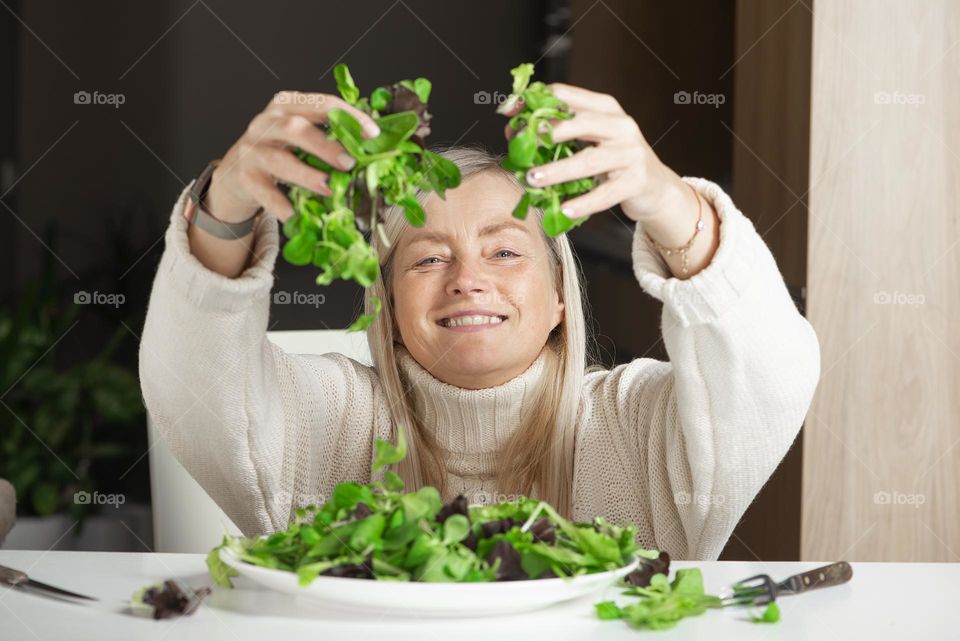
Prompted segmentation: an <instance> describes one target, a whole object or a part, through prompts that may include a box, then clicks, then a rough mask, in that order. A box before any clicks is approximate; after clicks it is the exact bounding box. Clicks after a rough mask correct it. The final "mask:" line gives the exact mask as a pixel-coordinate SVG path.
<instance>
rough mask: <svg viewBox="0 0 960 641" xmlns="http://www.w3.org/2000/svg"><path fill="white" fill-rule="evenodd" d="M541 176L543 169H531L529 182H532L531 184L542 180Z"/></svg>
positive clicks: (528, 175) (528, 176) (528, 173)
mask: <svg viewBox="0 0 960 641" xmlns="http://www.w3.org/2000/svg"><path fill="white" fill-rule="evenodd" d="M541 178H543V172H542V171H536V170H534V169H531V170H530V171H528V172H527V182H528V183H530V184H531V185H532V184H534V183H537V182H540V179H541Z"/></svg>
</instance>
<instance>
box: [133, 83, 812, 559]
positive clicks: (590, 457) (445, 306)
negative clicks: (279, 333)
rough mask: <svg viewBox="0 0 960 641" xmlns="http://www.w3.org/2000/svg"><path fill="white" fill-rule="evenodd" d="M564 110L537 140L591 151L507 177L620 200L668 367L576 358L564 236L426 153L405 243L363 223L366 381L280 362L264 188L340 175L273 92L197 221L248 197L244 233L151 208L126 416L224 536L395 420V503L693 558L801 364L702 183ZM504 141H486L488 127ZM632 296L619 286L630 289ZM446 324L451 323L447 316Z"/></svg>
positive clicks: (785, 406)
mask: <svg viewBox="0 0 960 641" xmlns="http://www.w3.org/2000/svg"><path fill="white" fill-rule="evenodd" d="M551 88H552V89H553V90H554V92H555V93H556V94H557V95H558V96H559V97H560V98H561V99H563V100H566V101H567V102H568V103H569V104H570V105H571V107H572V108H573V109H574V111H575V112H576V116H575V117H574V118H573V119H571V120H569V121H565V122H562V123H556V129H555V131H554V138H555V139H556V140H558V141H559V140H569V139H573V138H577V139H581V140H587V141H591V142H594V143H596V144H595V145H594V146H592V147H591V148H589V149H587V150H585V151H582V152H580V153H579V154H577V155H576V156H575V157H573V158H571V159H567V160H563V161H560V162H557V163H551V164H549V165H544V166H542V167H538V168H534V170H531V174H530V179H531V180H537V184H539V185H546V184H551V183H554V182H561V181H564V180H570V179H574V178H579V177H584V176H593V175H599V176H601V180H602V183H601V185H600V187H599V188H597V189H596V190H594V191H593V192H591V193H590V194H587V195H584V196H581V197H578V198H576V199H574V200H571V201H570V202H569V203H565V206H566V208H567V209H568V211H569V215H572V216H585V215H591V214H593V213H597V212H602V211H604V210H607V209H608V208H609V207H611V206H613V205H615V204H620V205H621V206H622V209H623V211H624V212H625V213H626V215H627V216H629V217H630V218H631V219H632V220H634V221H636V223H637V225H636V232H635V235H634V243H633V265H634V272H635V274H636V276H637V279H638V281H639V283H640V285H641V287H642V288H643V289H644V290H645V291H646V292H647V293H649V294H651V295H653V296H654V297H656V298H658V299H660V300H661V301H663V304H664V307H663V319H662V331H663V339H664V343H665V345H666V348H667V352H668V354H669V355H670V362H668V363H665V362H659V361H655V360H652V359H645V358H640V359H637V360H634V361H632V362H630V363H627V364H625V365H619V366H617V367H615V368H614V369H612V370H609V371H604V370H602V369H599V368H597V367H589V368H588V367H587V366H588V365H590V362H589V359H588V354H587V352H588V350H587V344H588V341H587V337H586V321H585V318H584V310H583V304H582V301H581V275H580V273H579V270H578V268H577V264H576V262H575V260H574V257H573V254H572V252H571V248H570V243H569V242H568V239H567V238H566V236H565V235H561V236H559V237H557V238H553V239H551V238H549V237H547V236H546V235H545V234H544V233H543V231H542V228H541V224H540V219H539V217H540V215H541V214H542V212H538V213H537V215H533V214H531V215H530V216H528V217H527V219H526V220H525V221H522V222H521V221H518V220H516V219H514V218H512V216H511V212H512V209H513V206H514V205H515V203H516V201H517V199H518V195H519V193H520V191H521V188H520V186H519V185H518V183H517V182H516V180H515V179H514V177H513V175H512V174H510V173H508V172H505V171H503V170H501V169H500V168H499V166H498V158H496V157H494V156H491V155H489V154H486V153H484V152H482V151H478V150H471V149H464V148H456V149H451V150H447V151H446V152H444V155H446V157H448V158H450V159H451V160H452V161H454V162H455V163H456V164H457V165H458V166H459V167H460V169H461V173H462V174H463V176H464V180H463V183H462V184H461V186H460V187H458V188H457V189H455V190H451V191H448V193H447V198H446V200H441V199H439V198H438V197H436V195H435V194H421V196H420V198H421V201H422V202H423V203H424V206H425V210H426V213H427V223H426V225H425V226H424V227H423V228H419V229H417V228H413V227H410V226H409V225H408V224H406V223H405V221H404V217H403V216H402V215H401V214H400V213H399V212H397V211H391V212H388V214H387V224H386V235H387V237H388V239H389V240H390V246H389V247H386V246H384V245H382V244H380V239H379V238H376V237H375V238H374V242H375V243H376V244H377V245H376V246H377V249H378V252H379V255H380V259H381V267H382V278H381V279H380V280H378V281H377V283H376V285H375V286H374V287H373V288H371V290H370V291H368V292H367V301H368V309H369V300H370V296H371V295H376V296H378V297H379V298H380V299H381V300H382V301H384V308H383V311H382V312H381V313H380V315H379V317H378V318H377V321H376V322H375V324H374V325H373V326H372V327H371V329H370V330H369V331H368V341H369V345H370V351H371V353H372V355H373V361H374V364H373V367H367V366H364V365H362V364H360V363H358V362H356V361H354V360H352V359H349V358H347V357H345V356H342V355H339V354H333V353H330V354H323V355H296V354H288V353H285V352H284V351H282V350H280V349H279V348H277V347H276V346H274V345H273V344H272V343H270V342H269V341H268V340H267V339H266V330H267V321H268V315H269V307H270V296H269V294H270V289H271V286H272V284H273V277H272V270H273V267H274V264H275V261H276V257H277V253H278V249H279V237H278V231H277V225H276V223H275V222H274V220H273V216H275V217H276V218H278V219H279V220H281V221H283V220H286V218H287V217H289V216H290V215H292V213H293V211H292V208H291V206H290V203H289V202H288V201H287V200H286V199H285V197H284V196H283V194H282V193H281V192H280V191H279V190H278V189H277V187H276V182H277V181H279V180H282V181H284V182H289V183H295V184H299V185H302V186H304V187H307V188H310V189H313V190H315V191H317V192H319V193H324V194H329V193H330V192H329V190H328V188H327V187H326V184H325V178H326V176H325V175H324V174H323V173H322V172H319V171H317V170H316V169H314V168H311V167H308V166H307V165H306V164H305V163H302V162H300V161H298V160H297V159H296V158H295V157H294V156H293V154H292V153H291V152H290V151H289V149H290V148H291V147H293V146H299V147H302V148H304V149H306V150H308V151H310V152H311V153H313V154H315V155H317V156H319V157H321V158H324V159H325V160H327V161H328V162H330V163H331V164H333V165H335V166H338V167H342V168H344V169H349V167H350V166H351V159H350V158H349V156H345V155H343V152H344V150H343V148H342V147H340V145H339V144H338V143H335V142H331V141H328V140H327V139H326V137H325V136H324V134H323V133H322V132H321V131H320V130H319V129H318V128H317V127H315V125H314V123H315V122H320V121H323V120H324V119H325V117H326V113H327V112H328V111H329V110H330V109H333V108H341V109H347V110H348V111H351V112H352V113H353V114H354V116H356V117H357V118H358V119H359V120H360V121H361V123H362V124H363V126H364V128H365V129H366V130H367V131H366V134H365V135H367V136H375V135H376V134H377V132H376V125H375V124H374V123H373V121H372V120H371V119H370V118H368V117H367V116H366V115H365V114H362V113H360V112H359V111H357V110H355V109H352V108H350V107H349V106H348V105H346V104H345V103H344V102H343V101H341V100H340V99H339V98H336V97H334V96H329V95H323V94H289V93H284V94H279V95H278V97H276V98H275V99H274V100H273V101H272V102H271V104H270V105H268V107H267V108H266V109H265V111H264V112H263V113H261V114H259V115H258V116H257V117H256V118H254V120H253V121H252V122H251V124H250V127H249V128H248V129H247V131H246V132H245V133H244V135H243V136H242V137H241V138H240V139H239V140H238V141H237V143H236V144H235V145H234V146H233V147H232V148H231V149H230V150H229V151H228V153H227V155H226V157H225V158H224V160H223V162H222V163H221V164H220V165H219V166H218V167H217V168H216V170H215V171H214V172H213V176H212V181H211V183H210V188H209V191H208V193H207V195H206V197H205V198H204V199H203V201H202V203H203V206H204V207H205V208H206V209H207V210H209V212H210V213H211V214H212V215H214V216H216V218H218V219H220V220H222V221H226V222H229V223H238V222H240V221H243V220H245V219H248V218H249V217H250V216H251V214H252V213H253V211H254V210H255V209H256V208H257V207H258V206H263V207H264V208H265V209H266V210H267V211H268V212H271V213H272V214H273V216H268V217H266V218H264V219H262V220H260V221H259V224H257V225H256V226H255V228H254V231H253V232H252V233H251V235H248V236H245V237H243V238H240V239H236V240H224V239H220V238H217V237H215V236H213V235H211V234H209V233H207V232H206V231H205V230H203V229H198V228H197V226H196V225H190V224H189V223H188V221H187V219H188V218H191V217H192V208H193V207H192V203H191V202H189V201H188V199H187V197H186V196H187V190H184V193H183V194H182V195H181V197H180V200H179V201H178V202H177V204H176V206H175V207H174V211H173V214H172V216H171V224H170V227H169V230H168V232H167V236H166V242H167V247H166V250H165V252H164V255H163V258H162V260H161V263H160V268H159V271H158V274H157V278H156V281H155V283H154V287H153V293H152V297H151V302H150V307H149V311H148V314H147V320H146V326H145V328H144V333H143V340H142V343H141V351H140V375H141V384H142V387H143V394H144V399H145V402H146V406H147V408H148V410H149V412H150V414H151V416H152V418H153V420H154V421H155V423H156V427H157V429H158V431H159V432H160V433H161V434H162V435H163V437H164V438H165V439H166V441H167V442H168V444H169V445H170V447H171V449H172V450H173V452H174V453H175V454H176V456H177V457H178V458H179V459H180V461H181V462H182V463H183V464H184V466H185V467H186V468H187V470H188V471H189V472H190V473H191V474H192V475H193V476H194V477H195V478H196V479H197V480H198V481H199V482H200V484H201V485H202V486H203V487H204V488H205V489H206V490H207V492H208V493H209V494H210V495H211V496H212V497H213V498H214V499H215V500H216V501H217V503H218V504H219V505H220V506H221V507H222V508H223V509H224V511H225V512H226V513H227V514H228V515H229V516H230V517H231V518H232V519H233V520H234V521H235V522H236V523H237V525H238V526H239V527H240V528H241V530H242V531H243V532H244V533H245V534H247V535H253V534H258V533H263V532H268V531H273V530H276V529H281V528H284V527H285V526H286V523H287V522H288V519H289V517H290V515H291V510H292V509H294V508H295V507H298V506H300V505H303V504H307V503H311V502H317V501H322V500H324V499H325V497H327V496H329V494H330V492H331V490H332V488H333V487H334V485H335V484H336V483H338V482H341V481H345V480H357V481H361V482H366V481H368V480H370V467H371V461H372V454H373V444H374V439H375V438H383V439H394V438H395V426H396V425H402V426H404V427H405V432H406V434H407V438H408V443H409V454H408V456H407V459H406V460H405V461H404V462H403V463H401V464H400V467H399V472H400V474H401V475H402V476H403V477H404V479H405V480H406V481H407V484H408V487H410V488H413V487H417V486H420V485H422V484H432V485H435V486H437V487H439V488H441V490H442V494H443V496H444V498H445V499H449V498H452V497H453V496H455V495H456V494H458V493H463V494H465V495H466V496H467V498H468V499H469V500H470V501H471V502H483V501H495V500H499V499H502V498H507V499H508V498H510V496H511V495H515V494H518V493H522V494H528V495H534V496H538V497H541V498H544V499H547V500H549V501H550V502H552V503H553V504H555V505H556V506H557V507H558V508H559V509H560V510H561V511H562V512H564V513H566V514H568V515H570V516H571V517H572V518H575V519H578V520H585V519H589V518H592V517H594V516H597V515H602V516H605V517H607V518H608V519H610V520H612V521H621V522H622V521H631V522H634V523H636V524H637V525H638V527H639V542H640V543H641V544H642V545H645V546H647V547H653V548H658V549H662V550H666V551H668V552H669V553H670V554H671V555H673V556H674V557H676V558H688V559H716V558H717V556H718V555H719V553H720V551H721V550H722V548H723V546H724V544H725V543H726V541H727V539H728V537H729V536H730V533H731V532H732V530H733V528H734V526H735V525H736V523H737V521H738V519H739V518H740V516H741V515H742V514H743V512H744V510H745V509H746V507H747V506H748V504H749V503H750V501H752V500H753V498H754V496H755V495H756V493H757V492H758V491H759V489H760V488H761V486H762V485H763V484H764V482H765V481H766V479H767V478H769V475H770V474H771V473H772V471H773V470H774V469H775V468H776V466H777V464H778V463H779V462H780V460H781V459H782V457H783V455H784V454H785V453H786V451H787V449H788V448H789V446H790V444H791V443H792V441H793V439H794V438H795V436H796V434H797V433H798V431H799V429H800V426H801V424H802V422H803V419H804V416H805V414H806V411H807V408H808V406H809V403H810V400H811V397H812V395H813V392H814V390H815V388H816V384H817V379H818V377H819V369H820V362H819V348H818V345H817V339H816V335H815V334H814V332H813V330H812V328H811V327H810V325H809V324H808V323H807V322H806V320H805V319H804V318H803V317H802V316H801V315H800V314H799V313H798V312H797V310H796V308H795V307H794V305H793V303H792V301H791V299H790V297H789V295H788V294H787V290H786V287H785V285H784V282H783V278H782V277H781V275H780V273H779V272H778V270H777V266H776V263H775V262H774V260H773V257H772V256H771V254H770V252H769V251H768V249H767V247H766V245H765V244H764V243H763V241H762V239H761V238H760V236H759V235H758V234H757V232H756V231H755V230H754V227H753V225H752V224H751V223H750V221H749V220H748V219H747V218H745V217H744V216H743V215H742V214H741V213H740V212H739V211H738V210H737V208H736V207H735V206H734V205H733V203H732V202H731V201H730V198H729V197H728V196H727V195H726V194H725V193H724V192H723V191H722V190H721V189H720V188H719V187H717V185H715V184H713V183H711V182H709V181H707V180H704V179H701V178H683V179H681V178H680V177H679V176H677V175H676V174H675V173H674V172H673V171H671V170H670V169H669V168H668V167H666V166H665V165H664V164H663V163H662V162H660V160H659V159H658V158H657V157H656V155H655V154H654V153H653V151H652V149H651V148H650V146H649V145H648V144H647V143H646V141H645V140H644V137H643V136H642V134H641V132H640V130H639V128H638V127H637V125H636V123H635V122H634V121H633V120H632V119H631V118H630V117H629V116H628V115H627V114H625V113H624V112H623V110H622V109H621V108H620V106H619V104H618V103H617V102H616V100H614V99H613V98H612V97H610V96H608V95H603V94H598V93H594V92H590V91H587V90H584V89H581V88H577V87H572V86H569V85H562V84H554V85H551ZM507 134H508V136H509V134H510V132H507ZM638 295H639V292H638ZM464 315H466V316H465V317H466V318H469V319H470V320H464Z"/></svg>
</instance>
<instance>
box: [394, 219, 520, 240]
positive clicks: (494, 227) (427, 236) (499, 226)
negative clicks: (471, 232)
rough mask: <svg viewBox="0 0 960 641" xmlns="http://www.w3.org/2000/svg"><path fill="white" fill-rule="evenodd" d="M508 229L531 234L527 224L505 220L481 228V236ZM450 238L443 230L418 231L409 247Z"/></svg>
mask: <svg viewBox="0 0 960 641" xmlns="http://www.w3.org/2000/svg"><path fill="white" fill-rule="evenodd" d="M508 229H516V230H518V231H521V232H523V233H524V234H527V235H528V236H529V235H530V230H529V229H528V228H527V226H526V225H523V224H521V223H519V222H517V221H515V220H504V221H501V222H499V223H491V224H489V225H486V226H485V227H483V228H482V229H480V233H479V236H481V237H483V236H492V235H494V234H498V233H500V232H501V231H505V230H508ZM449 240H450V234H446V233H443V232H434V231H419V232H416V233H415V234H414V235H413V237H412V238H411V239H410V242H409V243H408V244H407V246H408V247H409V246H410V245H413V244H415V243H420V242H425V241H435V242H441V243H442V242H447V241H449Z"/></svg>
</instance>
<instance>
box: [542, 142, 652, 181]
mask: <svg viewBox="0 0 960 641" xmlns="http://www.w3.org/2000/svg"><path fill="white" fill-rule="evenodd" d="M632 157H633V154H632V153H631V151H630V148H624V147H614V146H612V145H596V146H592V147H587V148H586V149H583V150H581V151H579V152H577V153H575V154H574V155H572V156H570V157H569V158H564V159H563V160H557V161H555V162H551V163H547V164H546V165H540V166H539V167H533V168H531V169H529V170H528V171H527V182H528V183H530V184H531V185H533V186H535V187H546V186H547V185H555V184H558V183H564V182H567V181H569V180H577V179H580V178H592V177H594V176H597V175H599V174H603V173H606V172H609V171H613V170H614V169H619V168H621V167H626V166H627V165H628V164H629V163H630V162H631V159H632Z"/></svg>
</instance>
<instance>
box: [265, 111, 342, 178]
mask: <svg viewBox="0 0 960 641" xmlns="http://www.w3.org/2000/svg"><path fill="white" fill-rule="evenodd" d="M250 128H251V131H250V134H251V135H252V136H253V137H254V141H253V144H257V142H259V141H265V142H279V143H282V144H284V145H290V146H291V147H300V148H301V149H303V150H305V151H308V152H310V153H311V154H313V155H314V156H316V157H317V158H321V159H323V160H324V161H326V162H328V163H330V164H331V165H332V166H334V167H338V168H339V169H342V170H344V171H349V170H350V169H352V168H353V166H354V164H356V161H355V160H354V159H353V157H352V156H351V155H350V154H348V153H347V150H346V149H345V148H344V147H343V145H341V144H340V143H339V142H337V141H336V140H330V139H329V138H328V137H327V134H326V133H324V132H323V131H321V130H320V129H319V128H318V127H317V126H316V125H315V124H314V123H313V122H312V121H311V120H310V119H309V118H306V117H304V116H299V115H292V116H279V117H277V116H266V115H264V116H263V117H262V118H261V117H258V118H255V119H254V121H253V122H252V123H250Z"/></svg>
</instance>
